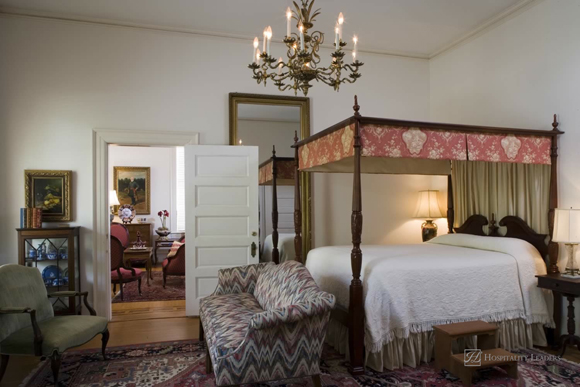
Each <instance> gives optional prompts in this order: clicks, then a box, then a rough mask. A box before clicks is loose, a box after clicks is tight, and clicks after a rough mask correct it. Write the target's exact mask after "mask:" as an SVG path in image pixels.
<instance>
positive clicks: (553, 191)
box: [548, 114, 560, 274]
mask: <svg viewBox="0 0 580 387" xmlns="http://www.w3.org/2000/svg"><path fill="white" fill-rule="evenodd" d="M552 128H553V129H552V130H554V131H557V130H558V120H557V119H556V115H555V114H554V122H553V123H552ZM550 159H551V162H552V165H551V173H550V212H549V213H548V224H549V230H550V244H549V246H548V255H549V257H550V266H549V267H548V273H550V274H556V273H559V272H560V271H559V270H558V265H557V263H558V253H559V250H560V246H558V244H557V243H556V242H552V238H553V236H554V215H555V212H556V211H555V210H556V208H557V207H558V135H555V136H552V147H551V149H550Z"/></svg>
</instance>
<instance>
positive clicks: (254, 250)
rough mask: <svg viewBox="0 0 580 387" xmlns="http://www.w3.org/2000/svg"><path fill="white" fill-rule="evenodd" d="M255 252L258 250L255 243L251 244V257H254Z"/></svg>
mask: <svg viewBox="0 0 580 387" xmlns="http://www.w3.org/2000/svg"><path fill="white" fill-rule="evenodd" d="M256 250H258V246H256V242H252V257H255V256H256Z"/></svg>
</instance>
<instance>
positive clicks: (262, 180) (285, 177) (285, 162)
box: [258, 157, 295, 185]
mask: <svg viewBox="0 0 580 387" xmlns="http://www.w3.org/2000/svg"><path fill="white" fill-rule="evenodd" d="M272 168H273V160H272V159H270V160H268V161H266V162H264V163H262V164H261V165H260V169H259V170H258V182H259V184H260V185H271V184H272V180H273V178H274V175H273V172H272ZM294 168H295V165H294V159H290V158H281V157H277V158H276V170H277V171H278V174H277V178H276V184H277V185H294Z"/></svg>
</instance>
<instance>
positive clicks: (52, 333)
mask: <svg viewBox="0 0 580 387" xmlns="http://www.w3.org/2000/svg"><path fill="white" fill-rule="evenodd" d="M38 326H39V328H40V331H41V332H42V336H43V337H44V340H43V341H42V354H43V355H44V356H50V355H52V354H53V352H55V351H56V352H58V353H63V352H64V351H66V350H67V349H69V348H74V347H78V346H79V345H82V344H84V343H86V342H88V341H89V340H91V339H92V338H93V337H95V336H96V335H98V334H99V333H103V331H104V330H105V329H107V319H106V318H104V317H98V316H60V317H53V318H49V319H47V320H44V321H40V322H39V323H38ZM0 352H2V353H6V354H11V355H34V332H33V330H32V325H31V326H28V327H26V328H22V329H20V330H19V331H16V332H14V333H13V334H11V335H10V336H8V337H7V338H6V339H4V340H3V341H2V342H0Z"/></svg>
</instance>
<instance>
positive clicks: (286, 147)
mask: <svg viewBox="0 0 580 387" xmlns="http://www.w3.org/2000/svg"><path fill="white" fill-rule="evenodd" d="M229 114H230V117H229V123H230V145H240V140H241V144H242V145H254V146H258V147H259V157H260V163H263V162H265V161H266V160H268V159H270V158H271V156H272V146H273V145H275V146H276V156H277V157H294V149H293V148H291V146H292V145H293V144H294V131H295V130H296V131H297V132H298V137H299V139H300V140H302V139H304V138H307V137H309V136H310V98H307V97H286V96H278V95H266V94H244V93H230V94H229ZM286 188H288V189H287V191H286V192H290V190H289V189H290V187H286ZM292 189H293V187H292ZM280 192H284V189H280V188H279V191H278V198H280ZM270 195H271V193H270ZM282 195H283V194H282ZM266 197H267V192H266V191H265V190H261V191H260V206H263V207H264V208H263V209H262V210H261V213H260V230H261V231H260V234H261V235H260V241H261V242H264V238H265V235H267V234H268V228H267V223H268V217H267V214H268V211H266V210H265V208H267V206H266V203H267V201H265V200H266ZM300 199H301V207H302V240H303V243H302V257H303V259H306V255H307V253H308V251H310V249H311V247H312V220H311V216H312V211H311V202H312V201H311V177H310V174H309V173H306V172H301V173H300ZM282 200H283V199H282ZM263 202H264V203H265V204H264V205H262V203H263ZM286 208H287V206H286ZM292 210H293V206H292ZM282 218H283V214H280V220H281V221H283V219H282ZM292 219H293V218H292ZM282 223H283V226H284V227H282V228H281V231H285V230H289V227H288V226H289V222H288V221H285V222H284V221H283V222H282ZM290 223H291V226H292V229H293V227H294V226H293V220H292V222H290ZM280 243H281V242H279V244H278V245H279V246H280Z"/></svg>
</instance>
